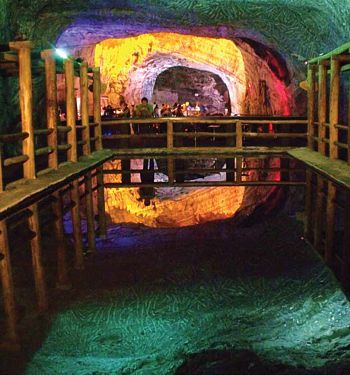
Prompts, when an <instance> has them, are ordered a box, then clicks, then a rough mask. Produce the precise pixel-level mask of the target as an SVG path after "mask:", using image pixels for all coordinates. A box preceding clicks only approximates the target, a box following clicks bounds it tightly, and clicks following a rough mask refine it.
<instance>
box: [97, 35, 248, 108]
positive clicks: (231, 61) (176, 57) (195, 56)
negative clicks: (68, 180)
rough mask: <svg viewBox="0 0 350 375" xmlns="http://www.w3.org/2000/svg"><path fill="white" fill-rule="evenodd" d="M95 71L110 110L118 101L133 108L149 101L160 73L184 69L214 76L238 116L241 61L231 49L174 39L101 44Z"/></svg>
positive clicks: (210, 41) (229, 44) (223, 43)
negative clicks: (218, 78)
mask: <svg viewBox="0 0 350 375" xmlns="http://www.w3.org/2000/svg"><path fill="white" fill-rule="evenodd" d="M95 65H97V66H100V67H101V73H102V81H103V82H104V84H105V87H106V91H105V94H106V95H107V96H108V97H109V101H110V103H111V104H112V105H118V101H119V98H120V96H123V97H124V98H125V99H126V100H127V101H128V102H129V103H137V102H139V101H140V99H141V97H142V96H147V97H149V98H151V97H152V93H153V88H154V84H155V81H156V79H157V77H158V75H159V74H160V73H162V72H163V71H165V70H167V69H169V68H171V67H174V66H185V67H190V68H193V69H198V70H205V71H209V72H211V73H214V74H217V75H218V76H219V77H220V78H221V79H222V80H223V82H224V83H225V84H226V86H227V88H228V91H229V94H230V99H231V105H232V112H233V113H240V112H241V108H242V107H243V101H244V97H245V91H246V73H245V67H244V61H243V56H242V53H241V51H240V49H239V48H238V47H237V46H236V45H235V43H234V42H233V41H231V40H228V39H216V38H205V37H196V36H192V35H182V34H174V33H155V34H143V35H139V36H136V37H129V38H120V39H106V40H104V41H102V42H100V43H98V44H97V45H96V48H95Z"/></svg>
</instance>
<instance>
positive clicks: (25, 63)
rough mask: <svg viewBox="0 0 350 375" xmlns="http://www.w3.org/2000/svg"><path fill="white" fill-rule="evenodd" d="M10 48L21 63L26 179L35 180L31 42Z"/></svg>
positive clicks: (20, 77)
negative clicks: (25, 134)
mask: <svg viewBox="0 0 350 375" xmlns="http://www.w3.org/2000/svg"><path fill="white" fill-rule="evenodd" d="M10 48H12V49H15V50H17V51H18V62H19V99H20V106H21V121H22V132H24V133H28V134H29V136H28V138H26V139H24V140H23V143H22V150H23V155H27V156H28V160H27V161H26V162H25V163H24V165H23V175H24V178H28V179H33V178H35V177H36V176H35V154H34V128H33V92H32V62H31V48H32V43H31V42H29V41H23V42H11V43H10Z"/></svg>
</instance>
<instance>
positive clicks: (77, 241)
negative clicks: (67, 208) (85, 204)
mask: <svg viewBox="0 0 350 375" xmlns="http://www.w3.org/2000/svg"><path fill="white" fill-rule="evenodd" d="M71 201H72V203H73V205H72V208H71V215H72V224H73V238H74V250H75V264H74V266H75V269H76V270H83V269H84V252H83V238H82V233H81V223H80V193H79V181H78V180H74V181H73V182H72V190H71Z"/></svg>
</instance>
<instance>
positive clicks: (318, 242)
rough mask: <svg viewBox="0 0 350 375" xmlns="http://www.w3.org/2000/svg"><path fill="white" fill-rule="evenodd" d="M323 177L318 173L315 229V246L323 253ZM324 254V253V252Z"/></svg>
mask: <svg viewBox="0 0 350 375" xmlns="http://www.w3.org/2000/svg"><path fill="white" fill-rule="evenodd" d="M323 185H324V183H323V178H322V177H321V176H320V175H317V189H316V220H315V230H314V246H315V248H316V250H317V251H318V252H319V253H320V254H322V240H323V238H322V232H323V216H324V211H323V199H324V192H323ZM322 255H323V254H322Z"/></svg>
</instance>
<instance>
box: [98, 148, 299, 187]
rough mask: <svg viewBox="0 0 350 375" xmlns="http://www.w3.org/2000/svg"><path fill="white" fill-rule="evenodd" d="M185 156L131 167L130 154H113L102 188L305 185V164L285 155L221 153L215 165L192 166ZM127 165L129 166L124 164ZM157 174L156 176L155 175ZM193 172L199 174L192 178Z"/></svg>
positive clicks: (209, 156) (159, 157) (166, 158)
mask: <svg viewBox="0 0 350 375" xmlns="http://www.w3.org/2000/svg"><path fill="white" fill-rule="evenodd" d="M212 157H213V155H204V154H202V155H200V156H191V163H193V162H194V161H195V160H196V159H198V158H199V159H201V160H203V159H207V160H210V159H211V158H212ZM186 159H188V157H187V158H183V157H177V156H174V155H171V156H161V155H160V156H156V157H155V159H154V162H155V163H154V164H155V167H154V168H151V169H143V168H141V169H137V168H132V163H131V160H132V158H130V159H125V158H124V159H118V158H116V159H115V160H114V161H112V162H111V163H107V164H106V165H105V167H104V170H103V173H104V175H106V176H108V177H107V181H106V182H105V184H104V186H105V188H120V187H167V186H179V187H184V186H191V187H193V186H198V187H200V186H279V185H305V168H304V167H303V166H302V165H301V163H295V162H294V163H292V164H291V163H290V160H291V159H290V158H289V157H287V156H285V155H282V156H278V155H274V156H270V155H260V156H259V157H257V156H252V157H244V158H242V157H241V156H237V157H232V155H230V154H227V155H223V154H221V155H220V156H216V157H215V165H214V166H211V167H204V166H201V167H195V168H193V167H191V166H189V165H188V164H187V163H186ZM126 166H128V167H129V169H127V168H125V167H126ZM156 174H157V175H158V177H157V178H155V177H156ZM193 175H197V176H198V177H197V178H194V177H193ZM209 175H210V176H211V178H210V180H206V179H205V176H209ZM145 176H146V177H145ZM160 176H161V178H160Z"/></svg>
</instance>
